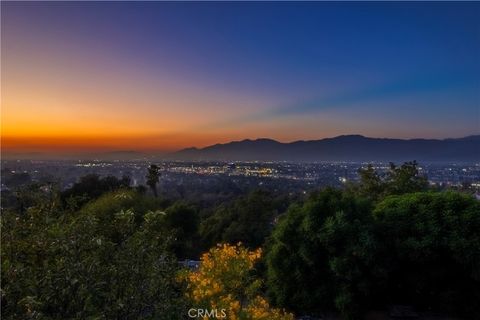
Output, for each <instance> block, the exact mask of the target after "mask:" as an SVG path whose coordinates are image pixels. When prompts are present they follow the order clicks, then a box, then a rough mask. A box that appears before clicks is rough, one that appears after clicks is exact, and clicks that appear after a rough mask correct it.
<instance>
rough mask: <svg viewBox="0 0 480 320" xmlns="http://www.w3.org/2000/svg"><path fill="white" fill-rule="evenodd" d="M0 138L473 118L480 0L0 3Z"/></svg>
mask: <svg viewBox="0 0 480 320" xmlns="http://www.w3.org/2000/svg"><path fill="white" fill-rule="evenodd" d="M1 9H2V12H1V18H2V21H1V24H2V25H1V27H2V30H1V32H2V33H1V36H2V37H1V45H2V47H1V53H2V56H1V76H2V78H1V80H2V81H1V87H2V88H1V89H2V96H1V99H2V129H1V131H2V149H3V151H4V152H20V153H21V152H79V151H82V152H84V151H89V152H90V151H111V150H140V151H141V150H143V151H153V150H175V149H179V148H183V147H188V146H205V145H209V144H214V143H218V142H227V141H230V140H239V139H246V138H258V137H268V138H273V139H277V140H280V141H293V140H300V139H319V138H324V137H331V136H336V135H341V134H363V135H367V136H372V137H396V138H413V137H422V138H447V137H461V136H466V135H471V134H478V133H479V132H480V3H478V2H477V3H474V2H469V3H453V2H452V3H447V2H441V3H433V2H426V3H412V2H402V3H399V2H396V3H379V2H373V3H372V2H370V3H340V2H336V3H327V2H316V3H311V2H309V3H291V2H290V3H286V2H281V3H265V2H263V3H252V2H248V3H238V2H236V3H219V2H213V3H212V2H210V3H159V2H81V3H80V2H64V3H62V2H51V3H48V2H40V3H38V2H37V3H27V2H16V3H13V2H3V1H2V3H1Z"/></svg>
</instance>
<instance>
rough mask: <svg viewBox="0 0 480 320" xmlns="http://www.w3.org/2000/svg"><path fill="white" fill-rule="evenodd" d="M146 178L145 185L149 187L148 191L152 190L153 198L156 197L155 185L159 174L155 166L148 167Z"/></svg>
mask: <svg viewBox="0 0 480 320" xmlns="http://www.w3.org/2000/svg"><path fill="white" fill-rule="evenodd" d="M146 178H147V185H148V186H149V187H150V189H152V191H153V194H154V195H155V197H158V193H157V183H158V181H159V178H160V172H159V169H158V166H157V165H155V164H151V165H150V167H149V168H148V173H147V176H146Z"/></svg>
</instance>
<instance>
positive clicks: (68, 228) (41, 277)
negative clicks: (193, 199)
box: [2, 191, 183, 319]
mask: <svg viewBox="0 0 480 320" xmlns="http://www.w3.org/2000/svg"><path fill="white" fill-rule="evenodd" d="M154 208H155V203H154V202H152V201H151V200H149V199H146V198H143V197H142V196H139V195H138V194H136V193H134V192H132V191H120V192H117V193H113V194H108V195H106V196H103V197H101V198H100V199H98V200H97V201H95V202H92V203H90V204H89V205H88V206H87V207H86V208H85V209H84V210H82V211H81V212H76V213H75V214H63V213H62V212H61V211H59V210H60V209H59V208H58V207H55V206H53V207H31V208H29V209H28V210H27V211H26V212H25V213H24V214H22V215H17V214H15V212H8V211H6V212H3V213H2V315H3V316H4V317H5V318H6V319H20V318H38V319H65V318H87V317H94V318H105V319H112V318H116V319H138V318H141V317H142V318H154V319H174V318H180V316H179V315H181V314H182V311H183V309H181V308H182V299H181V298H180V293H179V290H178V288H177V284H176V282H175V281H174V275H175V272H176V269H177V264H176V262H175V258H174V256H173V255H172V254H171V253H169V252H168V251H167V250H166V247H167V245H168V243H169V242H170V241H171V235H169V234H168V233H167V232H165V230H164V228H163V225H162V220H163V219H164V217H163V214H162V213H161V212H159V211H147V210H149V209H154Z"/></svg>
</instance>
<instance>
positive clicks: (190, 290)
mask: <svg viewBox="0 0 480 320" xmlns="http://www.w3.org/2000/svg"><path fill="white" fill-rule="evenodd" d="M261 255H262V250H261V249H260V248H259V249H257V250H254V251H250V250H248V249H246V248H245V247H243V246H242V245H241V244H240V243H238V244H237V245H229V244H219V245H217V246H216V247H214V248H212V249H210V250H209V251H208V252H207V253H204V254H203V255H202V256H201V258H200V260H201V264H200V267H199V269H198V270H195V271H185V272H183V273H182V274H181V276H180V277H181V278H182V279H184V280H186V282H187V291H186V295H187V297H188V298H189V299H190V300H191V301H192V302H193V303H194V305H195V307H196V308H204V309H207V310H212V309H216V310H224V311H225V313H226V319H228V320H236V319H239V320H250V319H251V320H253V319H265V320H292V319H293V315H292V314H289V313H285V312H284V311H282V310H279V309H275V308H271V307H270V305H269V304H268V302H267V301H266V300H265V299H264V298H263V297H261V296H259V295H258V294H257V293H258V291H259V288H260V285H261V282H260V280H258V279H255V278H254V277H253V276H252V270H253V269H254V266H255V263H256V262H257V261H258V260H259V259H260V257H261ZM204 319H208V317H204Z"/></svg>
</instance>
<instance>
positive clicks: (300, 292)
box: [266, 190, 480, 317]
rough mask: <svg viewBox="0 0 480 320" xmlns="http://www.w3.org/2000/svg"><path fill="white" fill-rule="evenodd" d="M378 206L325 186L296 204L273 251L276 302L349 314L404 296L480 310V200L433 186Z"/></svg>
mask: <svg viewBox="0 0 480 320" xmlns="http://www.w3.org/2000/svg"><path fill="white" fill-rule="evenodd" d="M371 206H372V203H371V202H370V200H366V199H365V198H362V197H359V196H355V195H351V194H348V193H344V192H341V191H337V190H324V191H322V192H320V193H319V194H317V195H315V196H313V197H312V198H311V199H309V200H308V201H307V202H306V203H305V204H304V205H303V206H301V207H299V206H294V207H291V208H290V209H289V211H288V213H287V214H286V216H285V217H284V218H283V219H282V220H281V221H280V223H279V224H278V226H277V228H276V229H275V231H274V233H273V236H272V241H271V244H270V247H269V252H268V254H267V260H266V261H267V266H268V273H267V276H268V288H269V293H270V295H271V297H272V298H273V300H274V301H275V303H276V304H277V305H281V306H285V307H288V308H289V309H291V310H294V311H297V312H305V311H309V312H313V313H315V312H321V311H324V310H328V309H336V310H339V311H340V312H342V313H343V314H344V316H346V317H356V316H358V315H360V314H361V313H362V312H365V311H367V310H369V309H371V308H374V307H379V306H386V305H391V304H395V303H397V304H407V305H413V306H415V307H416V308H417V309H418V310H425V311H427V310H433V311H437V312H444V313H453V314H463V315H469V316H472V315H477V316H478V315H479V314H480V313H479V312H480V310H479V309H478V305H477V304H476V303H474V302H475V301H478V299H479V297H480V296H479V294H480V282H479V280H480V278H479V273H478V270H480V249H479V248H480V234H479V230H480V203H479V202H478V201H476V200H475V199H473V198H472V197H470V196H467V195H461V194H458V193H449V192H444V193H430V192H424V193H411V194H404V195H399V196H389V197H387V198H385V199H384V200H383V201H381V202H379V203H377V204H376V205H375V208H374V209H373V210H371Z"/></svg>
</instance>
